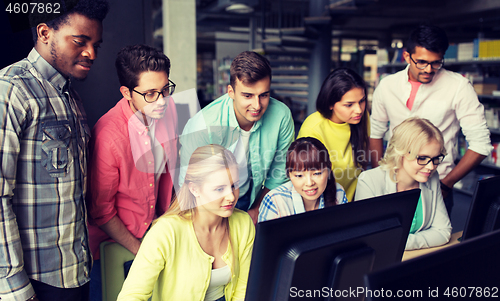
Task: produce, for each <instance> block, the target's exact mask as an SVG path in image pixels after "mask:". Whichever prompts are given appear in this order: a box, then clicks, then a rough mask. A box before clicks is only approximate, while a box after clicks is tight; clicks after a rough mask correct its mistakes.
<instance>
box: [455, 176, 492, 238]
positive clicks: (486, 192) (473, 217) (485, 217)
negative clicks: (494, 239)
mask: <svg viewBox="0 0 500 301" xmlns="http://www.w3.org/2000/svg"><path fill="white" fill-rule="evenodd" d="M496 229H500V176H495V177H491V178H487V179H483V180H479V181H478V182H477V184H476V189H475V190H474V195H473V197H472V202H471V205H470V208H469V214H468V216H467V220H466V221H465V227H464V232H463V235H462V240H467V239H470V238H472V237H476V236H478V235H481V234H484V233H488V232H491V231H493V230H496Z"/></svg>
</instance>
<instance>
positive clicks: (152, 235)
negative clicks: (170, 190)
mask: <svg viewBox="0 0 500 301" xmlns="http://www.w3.org/2000/svg"><path fill="white" fill-rule="evenodd" d="M229 233H230V236H231V242H232V248H231V247H228V250H227V252H226V253H225V254H224V255H223V256H222V259H223V260H224V262H225V263H226V264H227V265H228V266H229V267H230V269H231V273H232V279H231V281H230V282H229V283H228V284H227V285H226V287H225V289H224V292H225V296H226V300H227V301H230V300H240V299H241V300H243V299H244V298H245V292H246V286H247V279H248V271H249V269H250V259H251V256H252V248H253V241H254V238H255V226H254V225H253V222H252V219H251V218H250V216H249V215H248V213H246V212H243V211H241V210H238V209H235V210H234V212H233V214H232V215H231V216H230V217H229ZM233 254H237V256H236V257H235V258H234V260H233ZM213 261H214V258H213V257H212V256H210V255H208V254H206V253H205V252H204V251H203V250H202V248H201V246H200V244H199V243H198V240H197V238H196V234H195V232H194V228H193V223H192V221H189V220H186V219H183V218H181V217H179V216H166V217H161V218H160V219H159V220H158V222H157V223H156V224H155V225H154V226H153V227H152V228H151V230H150V231H149V232H148V234H147V235H146V237H145V238H144V241H143V242H142V244H141V247H140V249H139V252H138V253H137V256H136V258H135V259H134V263H133V264H132V268H131V269H130V272H129V274H128V277H127V279H126V280H125V283H124V284H123V287H122V290H121V292H120V294H119V295H118V300H148V298H149V297H150V296H151V293H152V292H153V298H152V301H155V300H193V301H195V300H200V301H202V300H203V299H204V298H205V293H206V291H207V288H208V285H209V283H210V275H211V271H212V263H213ZM233 263H234V265H233ZM157 280H158V281H157ZM153 287H154V290H153Z"/></svg>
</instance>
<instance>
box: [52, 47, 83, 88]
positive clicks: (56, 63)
mask: <svg viewBox="0 0 500 301" xmlns="http://www.w3.org/2000/svg"><path fill="white" fill-rule="evenodd" d="M50 56H51V58H52V62H51V63H50V64H51V65H52V67H54V69H56V70H57V71H58V72H59V73H61V75H62V76H63V77H65V78H66V79H69V80H70V81H74V80H77V81H81V82H83V81H85V79H87V75H85V76H84V77H75V76H74V75H73V74H71V73H68V72H64V71H63V69H64V68H63V67H62V66H64V64H68V62H64V61H63V59H62V58H61V57H60V56H59V51H58V47H57V46H56V43H54V41H52V42H51V43H50ZM73 64H74V63H73Z"/></svg>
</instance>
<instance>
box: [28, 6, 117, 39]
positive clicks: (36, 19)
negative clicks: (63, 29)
mask: <svg viewBox="0 0 500 301" xmlns="http://www.w3.org/2000/svg"><path fill="white" fill-rule="evenodd" d="M31 3H36V4H37V5H40V3H41V4H43V6H44V9H42V10H39V9H37V7H35V8H34V9H33V10H32V11H31V12H30V14H29V22H30V26H31V33H32V35H33V41H34V42H35V44H36V42H37V40H38V34H37V31H36V27H37V26H38V24H40V23H45V24H47V26H48V27H49V28H52V29H54V30H58V29H59V26H61V25H62V24H66V23H67V22H68V18H69V16H70V15H71V14H80V15H83V16H85V17H87V18H89V19H90V20H97V21H100V22H102V21H103V20H104V18H106V15H107V14H108V11H109V3H108V1H107V0H56V1H54V0H31ZM56 4H60V6H59V9H56V7H57V6H56ZM49 5H50V7H51V8H52V9H51V10H48V9H46V8H47V7H48V6H49ZM55 11H57V12H55Z"/></svg>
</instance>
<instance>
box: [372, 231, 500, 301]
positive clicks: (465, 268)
mask: <svg viewBox="0 0 500 301" xmlns="http://www.w3.org/2000/svg"><path fill="white" fill-rule="evenodd" d="M498 254H500V230H496V231H494V232H490V233H487V234H483V235H481V236H478V237H476V238H472V239H469V240H467V241H465V242H462V243H460V244H456V245H453V246H450V247H447V248H444V249H441V250H439V251H436V252H432V253H428V254H426V255H423V256H420V257H416V258H414V259H411V260H407V261H404V262H402V263H400V264H397V265H394V266H392V267H388V268H387V269H383V270H381V271H378V272H373V273H370V274H368V275H366V276H365V287H366V289H365V297H366V299H365V300H367V301H372V300H448V299H453V300H458V299H460V300H490V299H498V298H499V297H500V291H499V289H500V286H499V284H500V272H499V271H500V256H498Z"/></svg>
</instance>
